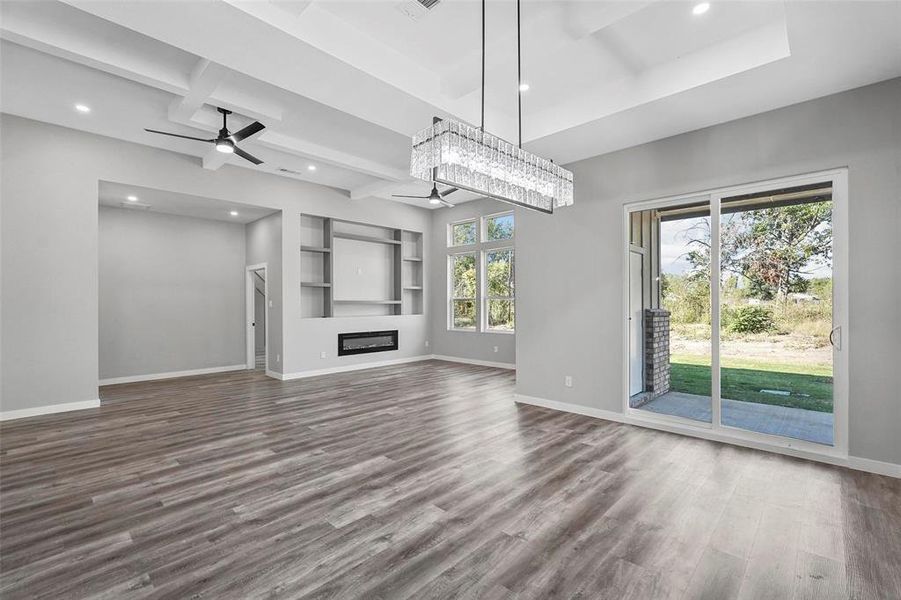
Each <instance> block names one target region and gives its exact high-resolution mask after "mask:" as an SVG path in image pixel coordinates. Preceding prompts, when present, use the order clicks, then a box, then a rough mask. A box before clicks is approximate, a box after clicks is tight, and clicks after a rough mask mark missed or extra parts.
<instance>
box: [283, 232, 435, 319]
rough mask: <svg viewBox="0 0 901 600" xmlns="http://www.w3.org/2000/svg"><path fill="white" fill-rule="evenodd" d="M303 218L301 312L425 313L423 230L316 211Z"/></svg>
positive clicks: (328, 314)
mask: <svg viewBox="0 0 901 600" xmlns="http://www.w3.org/2000/svg"><path fill="white" fill-rule="evenodd" d="M300 221H301V245H300V253H301V284H300V287H301V316H302V317H304V318H328V317H358V316H378V315H382V316H384V315H421V314H423V297H422V296H423V283H422V282H423V270H422V269H423V260H422V250H423V243H422V233H421V232H418V231H408V230H404V229H396V228H392V227H383V226H378V225H371V224H368V223H358V222H355V221H346V220H343V219H334V218H330V217H320V216H315V215H301V217H300ZM355 296H356V297H355Z"/></svg>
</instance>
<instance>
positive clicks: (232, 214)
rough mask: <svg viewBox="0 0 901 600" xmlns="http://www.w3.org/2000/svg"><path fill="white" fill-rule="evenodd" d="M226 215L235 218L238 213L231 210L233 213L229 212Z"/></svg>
mask: <svg viewBox="0 0 901 600" xmlns="http://www.w3.org/2000/svg"><path fill="white" fill-rule="evenodd" d="M228 214H230V215H231V216H233V217H237V216H238V211H236V210H233V211H231V212H230V213H228Z"/></svg>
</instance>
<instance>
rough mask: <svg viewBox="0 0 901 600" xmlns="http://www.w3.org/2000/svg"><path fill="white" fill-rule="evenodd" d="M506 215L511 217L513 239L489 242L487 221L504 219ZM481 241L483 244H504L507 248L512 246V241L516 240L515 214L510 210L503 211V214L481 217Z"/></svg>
mask: <svg viewBox="0 0 901 600" xmlns="http://www.w3.org/2000/svg"><path fill="white" fill-rule="evenodd" d="M507 215H509V216H511V217H513V237H509V238H504V239H502V240H489V239H488V221H489V220H490V219H496V218H498V217H506V216H507ZM480 229H481V241H482V243H485V244H504V245H507V246H512V245H513V240H515V239H516V214H515V213H514V212H513V211H512V210H505V211H503V212H498V213H491V214H490V215H484V216H483V217H482V222H481V226H480Z"/></svg>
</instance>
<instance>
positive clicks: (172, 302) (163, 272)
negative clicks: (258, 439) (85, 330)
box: [99, 206, 246, 381]
mask: <svg viewBox="0 0 901 600" xmlns="http://www.w3.org/2000/svg"><path fill="white" fill-rule="evenodd" d="M99 241H100V244H99V290H100V292H99V315H100V325H99V327H100V365H99V367H100V380H101V381H103V380H106V379H116V378H120V377H136V376H141V375H156V374H163V373H172V372H181V371H191V370H196V369H206V368H216V367H235V366H237V365H244V364H245V362H246V355H245V347H244V335H245V332H244V227H243V226H242V225H241V224H240V223H227V222H223V221H212V220H206V219H195V218H190V217H183V216H176V215H168V214H161V213H154V212H150V211H138V210H131V209H124V208H112V207H107V206H101V207H100V214H99Z"/></svg>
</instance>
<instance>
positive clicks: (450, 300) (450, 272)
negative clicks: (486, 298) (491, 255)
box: [447, 244, 482, 333]
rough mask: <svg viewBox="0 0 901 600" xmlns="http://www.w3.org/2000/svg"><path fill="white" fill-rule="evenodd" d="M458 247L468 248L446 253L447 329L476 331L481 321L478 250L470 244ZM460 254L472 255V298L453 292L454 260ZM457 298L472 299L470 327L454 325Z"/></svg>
mask: <svg viewBox="0 0 901 600" xmlns="http://www.w3.org/2000/svg"><path fill="white" fill-rule="evenodd" d="M458 247H461V248H463V247H465V248H470V249H469V250H463V251H460V252H452V253H450V254H448V255H447V329H448V330H449V331H464V332H470V333H478V331H479V323H481V319H482V315H481V310H480V308H479V287H480V286H479V276H480V273H479V252H478V251H477V250H475V249H474V248H473V245H472V244H470V245H468V246H458ZM460 256H472V258H473V264H474V267H475V270H476V290H475V296H473V297H472V298H458V297H456V295H455V294H454V291H455V290H454V287H455V286H454V260H455V259H456V258H457V257H460ZM459 300H472V304H473V310H474V311H475V318H474V319H473V322H472V327H457V326H456V325H454V302H455V301H459Z"/></svg>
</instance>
